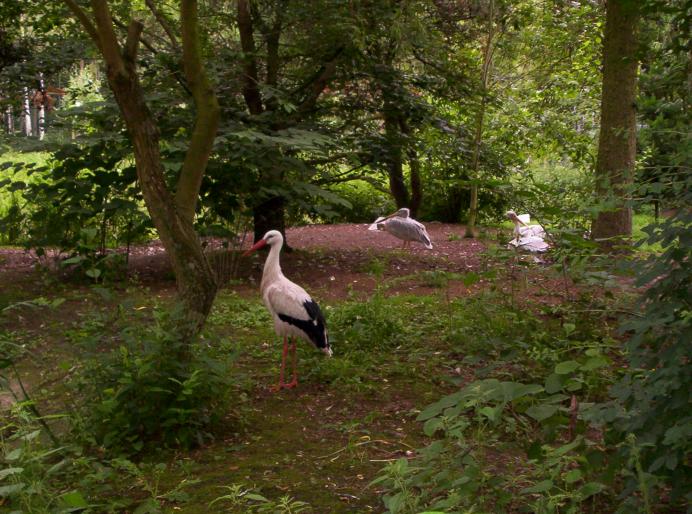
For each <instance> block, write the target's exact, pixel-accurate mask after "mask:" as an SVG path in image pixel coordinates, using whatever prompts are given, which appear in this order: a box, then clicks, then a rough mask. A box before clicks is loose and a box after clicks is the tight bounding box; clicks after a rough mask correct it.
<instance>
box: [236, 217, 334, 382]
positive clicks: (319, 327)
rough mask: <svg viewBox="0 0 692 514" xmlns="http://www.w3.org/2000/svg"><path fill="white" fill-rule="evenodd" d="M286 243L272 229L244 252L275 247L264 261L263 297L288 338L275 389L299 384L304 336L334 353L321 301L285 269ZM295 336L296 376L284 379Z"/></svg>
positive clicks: (279, 331) (279, 330)
mask: <svg viewBox="0 0 692 514" xmlns="http://www.w3.org/2000/svg"><path fill="white" fill-rule="evenodd" d="M283 244H284V238H283V236H282V235H281V232H279V231H278V230H270V231H269V232H267V233H266V234H264V237H263V238H262V239H260V240H259V241H257V243H255V244H254V245H253V246H252V248H250V249H249V250H248V251H247V252H245V253H244V255H249V254H250V253H252V252H254V251H255V250H259V249H260V248H262V247H264V246H266V245H269V247H270V248H271V249H270V251H269V255H268V256H267V260H266V261H265V263H264V271H263V272H262V282H261V284H260V291H261V293H262V301H263V302H264V305H265V306H266V307H267V309H268V310H269V313H270V314H271V315H272V318H273V319H274V330H275V331H276V334H277V335H278V336H281V337H283V339H284V350H283V354H282V357H281V374H280V375H279V384H278V385H277V386H275V387H274V388H272V389H273V390H274V391H280V390H281V389H283V388H285V389H290V388H292V387H295V386H297V385H298V371H297V368H296V359H297V357H296V342H295V338H296V337H300V338H302V339H305V340H306V341H308V342H311V343H313V344H314V345H315V346H316V347H317V348H319V349H320V350H322V351H323V352H324V353H326V354H327V355H328V356H330V357H331V355H332V349H331V347H330V346H329V337H328V336H327V326H326V322H325V320H324V316H323V315H322V311H320V308H319V306H318V305H317V303H316V302H315V301H314V300H313V299H312V298H311V297H310V295H309V294H308V293H307V292H306V291H305V289H303V288H302V287H300V286H299V285H298V284H295V283H293V282H291V281H290V280H288V279H287V278H286V277H285V276H284V274H283V273H282V272H281V265H280V264H279V253H280V252H281V247H282V246H283ZM289 339H290V340H291V348H290V349H291V353H292V354H293V357H292V363H293V380H292V381H291V382H289V383H285V382H284V370H285V368H286V355H287V354H288V350H289V345H288V343H289Z"/></svg>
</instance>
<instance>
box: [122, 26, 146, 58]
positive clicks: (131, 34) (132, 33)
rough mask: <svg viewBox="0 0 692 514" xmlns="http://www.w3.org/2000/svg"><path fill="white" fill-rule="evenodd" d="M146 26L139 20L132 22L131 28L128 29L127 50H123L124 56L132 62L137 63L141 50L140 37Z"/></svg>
mask: <svg viewBox="0 0 692 514" xmlns="http://www.w3.org/2000/svg"><path fill="white" fill-rule="evenodd" d="M143 29H144V25H142V23H141V22H139V21H137V20H132V21H131V22H130V26H129V27H128V28H127V39H126V40H125V48H124V49H123V56H124V57H125V58H126V59H128V60H129V61H131V62H135V60H136V59H137V49H138V48H139V42H140V39H139V37H140V35H141V34H142V30H143Z"/></svg>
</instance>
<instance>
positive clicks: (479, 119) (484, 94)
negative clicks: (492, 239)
mask: <svg viewBox="0 0 692 514" xmlns="http://www.w3.org/2000/svg"><path fill="white" fill-rule="evenodd" d="M489 9H490V12H489V14H488V33H487V35H486V40H485V45H484V46H483V65H482V68H481V103H480V105H479V107H478V113H477V115H476V132H475V134H474V138H473V157H472V159H471V180H474V181H477V180H478V167H479V164H480V156H481V143H482V142H483V122H484V121H485V110H486V107H487V105H488V82H489V79H490V69H491V68H492V63H493V37H494V36H495V31H494V29H493V23H494V17H495V3H494V1H493V0H491V1H490V5H489ZM477 218H478V183H477V182H474V183H473V184H471V201H470V204H469V217H468V220H467V221H466V231H465V232H464V237H475V229H476V219H477Z"/></svg>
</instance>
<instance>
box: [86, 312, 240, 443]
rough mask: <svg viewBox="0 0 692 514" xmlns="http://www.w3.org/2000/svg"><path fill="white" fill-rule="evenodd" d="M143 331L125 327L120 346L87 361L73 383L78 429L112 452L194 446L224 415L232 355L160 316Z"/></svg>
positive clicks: (206, 436)
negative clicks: (182, 334) (195, 341)
mask: <svg viewBox="0 0 692 514" xmlns="http://www.w3.org/2000/svg"><path fill="white" fill-rule="evenodd" d="M155 318H156V319H155V323H154V325H153V326H151V327H147V329H146V330H143V329H142V327H141V326H130V327H128V328H126V329H125V330H123V333H122V339H123V344H121V345H120V346H119V348H118V349H117V350H114V351H112V352H111V353H109V354H107V355H106V356H105V357H96V358H94V359H92V360H91V361H89V362H88V363H87V364H86V366H85V369H84V372H83V373H82V374H81V377H80V378H79V380H77V381H76V384H75V385H76V387H77V390H78V391H79V392H80V393H81V394H82V395H83V408H82V409H81V415H82V422H81V425H82V426H81V431H83V432H84V433H85V434H88V437H89V438H91V439H92V440H93V442H95V443H96V444H98V445H101V446H103V447H105V448H107V449H108V450H110V451H111V452H113V453H116V454H117V453H122V454H135V453H138V452H140V451H143V450H145V449H147V444H149V443H157V444H161V445H164V446H167V447H174V446H182V447H185V448H189V447H192V446H195V445H198V444H201V443H202V442H203V441H204V440H205V439H208V438H209V437H211V433H210V428H212V427H214V426H215V425H216V424H218V422H219V421H221V419H222V417H223V416H224V415H225V412H226V409H225V407H226V402H227V400H228V391H229V386H230V377H231V374H230V373H229V367H230V364H231V362H232V360H233V354H232V353H230V352H229V353H227V354H226V355H222V356H219V355H214V354H213V353H212V350H211V349H210V348H208V347H206V346H205V345H202V344H199V345H196V346H195V347H194V348H193V351H192V355H188V354H187V352H188V350H189V346H188V345H187V344H186V343H185V342H183V341H180V340H179V339H178V337H177V336H176V335H175V332H174V331H172V330H170V329H168V328H167V327H168V326H170V325H169V323H171V321H172V320H171V319H170V318H169V317H168V315H165V314H161V313H156V316H155Z"/></svg>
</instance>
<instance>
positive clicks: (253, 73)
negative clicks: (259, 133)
mask: <svg viewBox="0 0 692 514" xmlns="http://www.w3.org/2000/svg"><path fill="white" fill-rule="evenodd" d="M238 31H239V32H240V47H241V48H242V50H243V71H244V77H243V81H244V82H245V83H244V85H243V97H244V98H245V103H246V104H247V106H248V109H249V111H250V114H261V113H262V111H263V110H264V109H263V107H262V96H261V95H260V92H259V89H258V84H259V78H258V73H257V61H256V57H255V52H256V49H255V38H254V35H253V30H252V18H251V16H250V9H249V6H248V0H238Z"/></svg>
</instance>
